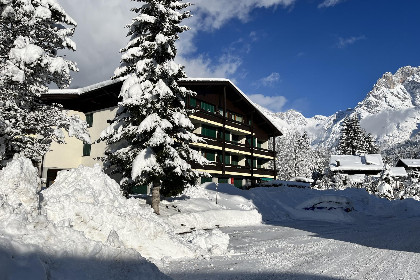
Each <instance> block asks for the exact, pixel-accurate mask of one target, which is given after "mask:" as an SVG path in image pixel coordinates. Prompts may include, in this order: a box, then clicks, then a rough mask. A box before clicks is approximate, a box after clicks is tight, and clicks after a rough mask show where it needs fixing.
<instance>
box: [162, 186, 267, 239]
mask: <svg viewBox="0 0 420 280" xmlns="http://www.w3.org/2000/svg"><path fill="white" fill-rule="evenodd" d="M245 194H246V191H244V190H240V189H238V188H235V187H234V186H232V185H230V184H218V189H217V191H216V184H214V183H205V184H203V185H201V186H196V187H191V188H189V189H187V190H186V191H185V193H184V196H183V197H182V198H178V199H176V200H174V201H171V202H163V204H166V208H163V209H162V210H161V214H162V215H163V216H166V219H167V222H168V223H169V224H171V225H173V226H174V227H175V230H176V231H177V232H187V231H190V230H191V229H194V230H196V229H214V228H218V227H239V226H255V225H261V223H262V217H261V214H260V213H258V211H257V210H256V208H255V205H254V204H253V203H252V201H250V200H249V199H247V198H245V197H244V196H245ZM216 197H217V204H216ZM171 211H173V212H171Z"/></svg>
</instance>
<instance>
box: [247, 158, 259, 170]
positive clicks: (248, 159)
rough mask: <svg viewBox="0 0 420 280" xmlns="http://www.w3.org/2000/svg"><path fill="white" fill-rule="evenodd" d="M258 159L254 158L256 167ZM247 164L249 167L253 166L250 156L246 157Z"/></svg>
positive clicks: (253, 162)
mask: <svg viewBox="0 0 420 280" xmlns="http://www.w3.org/2000/svg"><path fill="white" fill-rule="evenodd" d="M256 163H257V162H256V160H255V159H254V160H253V161H252V167H253V168H254V167H255V166H256ZM246 164H247V167H251V158H250V157H247V158H246Z"/></svg>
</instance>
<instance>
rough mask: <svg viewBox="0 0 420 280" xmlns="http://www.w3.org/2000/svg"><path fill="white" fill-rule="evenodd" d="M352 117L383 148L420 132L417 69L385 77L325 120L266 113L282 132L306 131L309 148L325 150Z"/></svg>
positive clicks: (419, 76)
mask: <svg viewBox="0 0 420 280" xmlns="http://www.w3.org/2000/svg"><path fill="white" fill-rule="evenodd" d="M352 114H356V115H358V116H359V117H360V119H361V126H362V127H363V128H364V129H365V130H366V131H367V132H370V133H371V134H372V135H373V136H374V137H375V138H376V140H377V141H378V143H379V144H380V145H381V146H382V147H383V148H387V147H391V146H393V145H395V144H398V143H402V142H404V141H406V140H408V139H412V138H413V137H414V136H416V135H417V133H418V132H419V131H420V67H411V66H406V67H402V68H400V69H399V70H398V71H397V72H396V73H395V74H392V73H389V72H388V73H385V74H384V75H383V76H382V77H381V78H380V79H379V80H378V81H377V82H376V84H375V85H374V87H373V89H372V90H371V91H370V92H369V93H368V94H367V96H366V98H365V99H364V100H363V101H361V102H360V103H359V104H358V105H357V106H356V107H355V108H353V109H347V110H344V111H339V112H337V113H335V114H333V115H332V116H329V117H325V116H319V115H318V116H314V117H312V118H305V117H304V116H303V115H302V114H301V113H299V112H297V111H294V110H289V111H287V112H282V113H271V112H267V113H266V115H267V116H268V117H269V118H270V119H272V120H273V122H274V123H276V124H277V126H279V127H280V128H281V129H282V131H284V132H286V133H287V132H290V131H294V130H298V131H301V132H302V131H307V132H308V134H309V135H310V137H311V139H312V144H313V145H316V146H318V145H319V146H323V147H327V148H330V147H332V146H334V145H335V143H336V142H337V139H338V137H339V134H340V124H341V122H342V121H343V119H344V118H345V117H346V116H349V115H352Z"/></svg>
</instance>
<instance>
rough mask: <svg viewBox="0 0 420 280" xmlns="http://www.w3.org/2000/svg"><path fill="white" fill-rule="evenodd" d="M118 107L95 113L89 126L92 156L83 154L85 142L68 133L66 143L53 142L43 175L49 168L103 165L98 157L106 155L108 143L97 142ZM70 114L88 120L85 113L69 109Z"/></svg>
mask: <svg viewBox="0 0 420 280" xmlns="http://www.w3.org/2000/svg"><path fill="white" fill-rule="evenodd" d="M115 112H116V107H114V108H109V109H103V110H100V111H95V112H91V113H93V125H92V127H90V128H88V130H89V134H90V137H91V140H92V148H91V153H90V156H83V142H82V141H80V140H78V139H77V138H75V137H68V135H67V134H66V139H65V141H66V143H65V144H57V143H55V142H54V143H52V145H51V149H50V152H48V153H47V154H46V155H45V157H44V161H43V170H42V177H43V178H46V177H47V170H48V169H70V168H77V167H79V166H80V165H84V166H94V165H95V164H96V163H98V164H101V165H102V161H100V160H98V159H97V158H99V157H102V156H104V152H105V147H106V144H105V143H103V142H101V143H95V142H96V141H97V140H98V138H99V136H100V134H101V132H102V131H103V130H104V129H105V128H107V127H108V126H109V124H108V123H107V121H108V120H111V119H113V117H114V116H115ZM68 114H69V115H74V114H76V115H78V116H79V117H80V118H81V119H82V120H86V117H85V114H84V113H82V112H77V111H69V112H68Z"/></svg>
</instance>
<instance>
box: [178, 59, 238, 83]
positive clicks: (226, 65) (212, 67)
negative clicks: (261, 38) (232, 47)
mask: <svg viewBox="0 0 420 280" xmlns="http://www.w3.org/2000/svg"><path fill="white" fill-rule="evenodd" d="M176 62H177V63H179V64H181V65H184V66H185V71H186V74H187V76H188V77H190V78H230V77H231V76H232V75H233V74H234V73H236V71H237V70H238V68H239V66H240V65H241V63H242V61H241V59H240V58H239V57H235V56H231V55H223V56H221V57H220V58H219V60H218V61H217V63H213V61H212V60H211V59H210V58H208V57H205V56H204V55H199V56H198V57H197V58H189V59H187V58H184V57H182V56H178V57H177V58H176Z"/></svg>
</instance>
